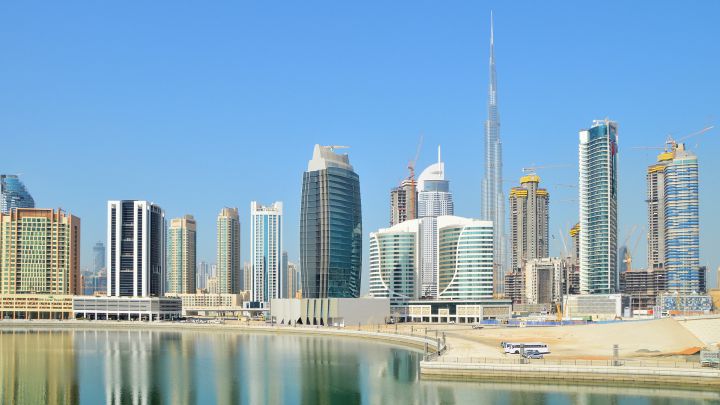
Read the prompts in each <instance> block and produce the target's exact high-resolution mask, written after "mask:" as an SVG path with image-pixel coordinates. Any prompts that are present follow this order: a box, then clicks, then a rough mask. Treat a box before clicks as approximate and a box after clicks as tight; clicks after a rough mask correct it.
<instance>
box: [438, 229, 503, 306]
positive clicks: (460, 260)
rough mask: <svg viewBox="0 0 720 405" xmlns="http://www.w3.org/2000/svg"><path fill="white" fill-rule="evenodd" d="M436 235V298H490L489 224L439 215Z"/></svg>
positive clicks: (491, 242)
mask: <svg viewBox="0 0 720 405" xmlns="http://www.w3.org/2000/svg"><path fill="white" fill-rule="evenodd" d="M437 235H438V236H437V246H438V261H437V263H438V270H437V274H438V281H437V284H438V299H454V300H473V299H488V298H492V297H493V292H494V288H493V287H494V286H493V281H494V273H493V224H492V222H490V221H479V220H475V219H469V218H461V217H455V216H440V217H438V218H437Z"/></svg>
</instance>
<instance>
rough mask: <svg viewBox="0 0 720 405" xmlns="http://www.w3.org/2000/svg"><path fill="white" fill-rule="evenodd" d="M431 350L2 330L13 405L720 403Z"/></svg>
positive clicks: (221, 335) (239, 335)
mask: <svg viewBox="0 0 720 405" xmlns="http://www.w3.org/2000/svg"><path fill="white" fill-rule="evenodd" d="M421 356H422V353H420V352H417V351H413V350H408V349H407V348H404V347H401V346H395V345H390V344H383V343H377V342H373V341H365V340H361V339H356V338H341V337H324V336H298V335H292V334H289V335H283V334H266V333H254V332H248V333H244V332H226V331H177V332H175V331H172V332H170V331H157V330H132V331H120V330H109V331H100V330H94V329H88V330H68V329H60V330H48V329H45V330H40V329H18V328H8V329H5V330H2V329H0V381H2V383H1V385H0V402H1V403H2V404H78V403H79V404H103V403H106V404H173V405H175V404H180V405H182V404H253V405H254V404H392V405H400V404H456V403H457V404H467V403H473V404H508V405H510V404H531V405H532V404H538V405H539V404H628V405H630V404H633V405H634V404H648V405H649V404H653V405H656V404H658V405H659V404H673V405H674V404H720V393H718V392H714V391H697V390H684V389H674V388H669V387H660V388H652V387H651V388H647V387H619V386H578V385H558V384H552V385H543V384H525V383H512V382H508V383H503V382H491V381H477V382H459V381H436V380H427V379H421V378H420V377H419V362H420V359H421Z"/></svg>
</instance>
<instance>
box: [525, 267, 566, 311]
mask: <svg viewBox="0 0 720 405" xmlns="http://www.w3.org/2000/svg"><path fill="white" fill-rule="evenodd" d="M562 275H563V261H562V260H561V259H560V258H559V257H543V258H539V259H530V260H527V261H526V262H525V300H524V301H523V302H524V303H526V304H531V305H535V304H550V303H553V302H560V297H561V295H562V290H561V289H562Z"/></svg>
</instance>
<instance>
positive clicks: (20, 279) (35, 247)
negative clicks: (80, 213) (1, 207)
mask: <svg viewBox="0 0 720 405" xmlns="http://www.w3.org/2000/svg"><path fill="white" fill-rule="evenodd" d="M0 280H2V283H1V284H0V293H2V294H58V295H63V294H82V284H81V278H80V218H78V217H76V216H74V215H70V214H66V213H65V212H63V211H62V210H53V209H42V208H13V209H11V210H10V212H9V213H7V214H3V213H0Z"/></svg>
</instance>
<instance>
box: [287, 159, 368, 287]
mask: <svg viewBox="0 0 720 405" xmlns="http://www.w3.org/2000/svg"><path fill="white" fill-rule="evenodd" d="M316 152H317V147H316ZM323 153H327V152H323ZM345 157H346V156H345ZM346 166H349V164H348V165H346ZM300 260H301V266H300V269H301V272H302V295H303V298H356V297H359V296H360V276H361V271H362V270H361V266H362V217H361V208H360V178H359V177H358V175H357V174H356V173H355V172H353V171H352V168H351V167H350V168H344V167H337V166H336V165H332V164H329V165H327V167H325V168H322V169H320V170H309V171H307V172H305V173H304V175H303V188H302V203H301V213H300Z"/></svg>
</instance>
